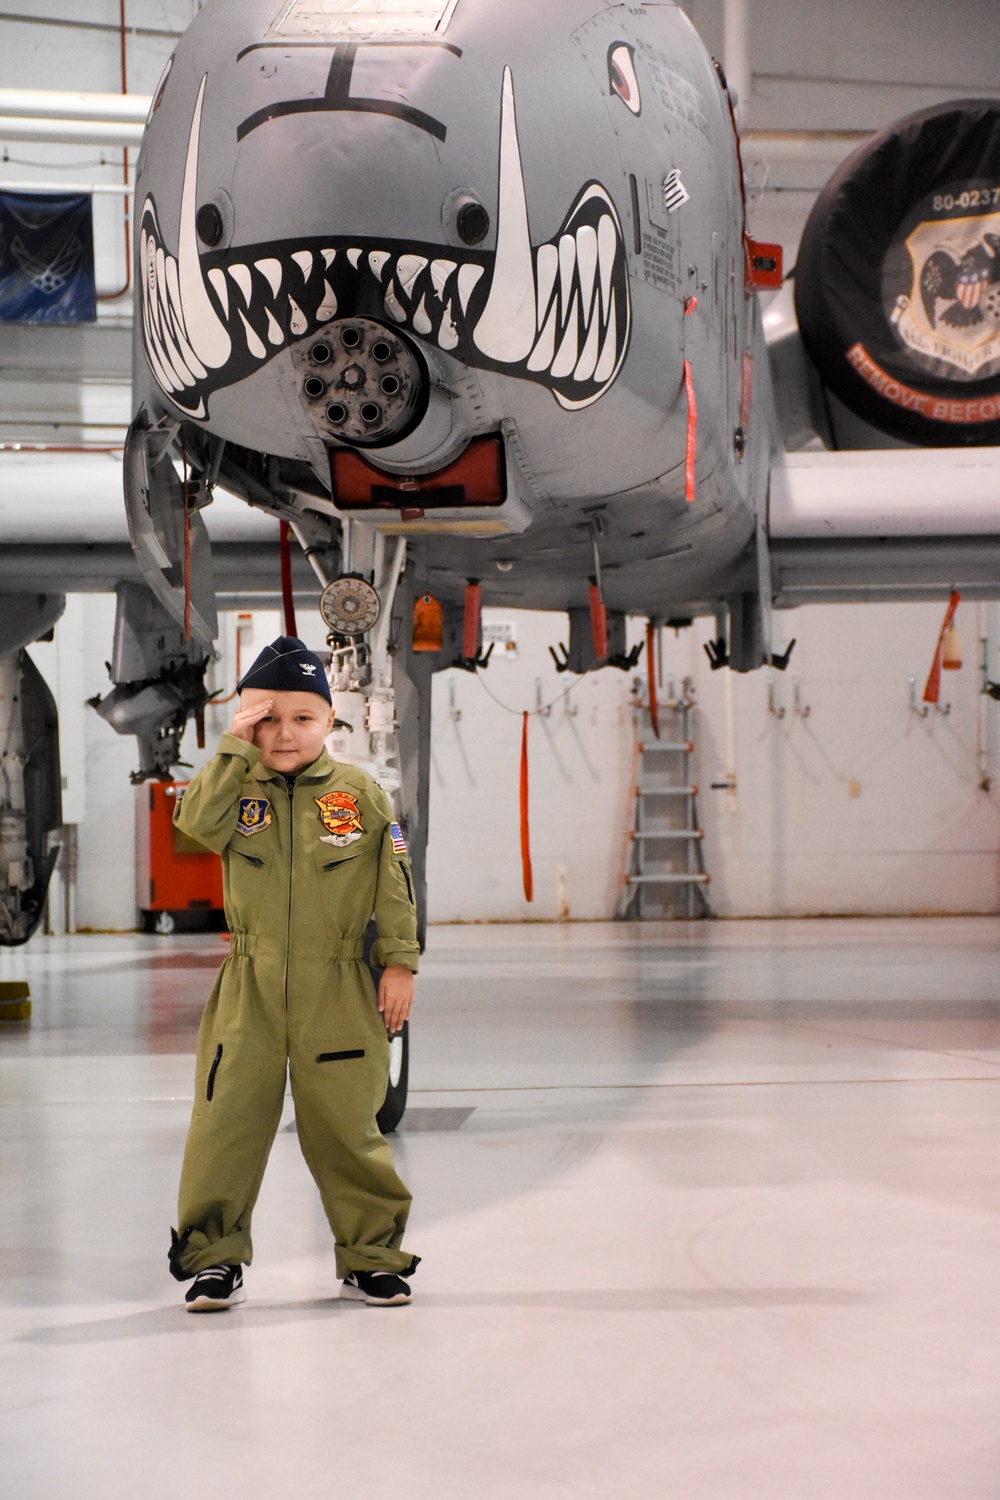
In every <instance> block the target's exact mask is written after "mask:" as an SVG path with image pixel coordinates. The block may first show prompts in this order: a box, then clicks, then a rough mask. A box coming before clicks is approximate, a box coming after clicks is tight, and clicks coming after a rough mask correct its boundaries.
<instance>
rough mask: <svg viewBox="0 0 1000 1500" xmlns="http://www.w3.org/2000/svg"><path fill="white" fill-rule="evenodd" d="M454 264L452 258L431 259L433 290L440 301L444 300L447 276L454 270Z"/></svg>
mask: <svg viewBox="0 0 1000 1500" xmlns="http://www.w3.org/2000/svg"><path fill="white" fill-rule="evenodd" d="M455 266H456V262H455V261H453V260H432V261H431V280H432V281H433V283H434V290H435V292H436V293H437V295H438V298H439V300H440V301H441V302H443V301H444V289H445V287H446V286H447V285H448V278H449V277H450V276H451V274H452V272H453V271H454V270H455Z"/></svg>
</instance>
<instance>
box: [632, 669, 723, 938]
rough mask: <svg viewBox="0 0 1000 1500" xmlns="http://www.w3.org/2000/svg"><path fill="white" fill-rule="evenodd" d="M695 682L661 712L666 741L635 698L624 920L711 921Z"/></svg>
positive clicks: (646, 706)
mask: <svg viewBox="0 0 1000 1500" xmlns="http://www.w3.org/2000/svg"><path fill="white" fill-rule="evenodd" d="M694 706H695V705H694V700H693V698H692V696H691V693H690V689H689V684H688V683H687V682H685V684H684V688H683V689H682V692H681V694H680V696H679V697H672V698H670V699H668V700H667V702H665V703H662V704H661V705H660V708H659V723H660V738H659V739H657V738H656V735H655V734H654V731H653V723H652V720H651V718H650V714H649V704H648V702H647V701H646V700H645V698H644V697H643V696H642V695H641V694H640V693H638V692H637V693H636V697H635V705H634V720H635V733H636V752H635V779H634V797H633V800H634V813H633V820H632V829H631V832H630V834H629V853H628V861H627V867H626V871H625V883H624V889H623V892H622V900H621V906H620V909H619V916H620V917H622V918H631V919H636V918H638V920H640V921H643V920H650V919H652V918H663V917H710V916H711V915H712V910H711V907H710V906H709V902H708V889H707V887H708V884H709V880H710V878H711V877H710V876H709V875H708V873H707V872H706V870H705V862H704V846H703V842H702V841H703V839H704V837H705V834H704V830H703V829H702V827H701V824H700V823H699V820H698V788H697V786H696V784H695V782H694V779H693V774H692V756H693V754H694V742H693V740H692V739H691V717H692V712H693V709H694Z"/></svg>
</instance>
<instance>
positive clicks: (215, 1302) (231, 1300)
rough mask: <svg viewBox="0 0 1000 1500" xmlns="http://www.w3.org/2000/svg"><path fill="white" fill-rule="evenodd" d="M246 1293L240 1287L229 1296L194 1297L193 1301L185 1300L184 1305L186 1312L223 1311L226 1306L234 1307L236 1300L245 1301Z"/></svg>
mask: <svg viewBox="0 0 1000 1500" xmlns="http://www.w3.org/2000/svg"><path fill="white" fill-rule="evenodd" d="M246 1300H247V1294H246V1292H245V1291H244V1290H243V1288H242V1287H240V1288H239V1290H238V1291H235V1292H234V1293H233V1295H232V1296H231V1297H224V1298H219V1297H196V1298H195V1300H194V1301H193V1302H185V1304H184V1306H185V1308H186V1309H187V1311H188V1312H193V1313H206V1312H225V1311H226V1309H227V1308H230V1307H235V1306H236V1304H237V1303H238V1302H245V1301H246Z"/></svg>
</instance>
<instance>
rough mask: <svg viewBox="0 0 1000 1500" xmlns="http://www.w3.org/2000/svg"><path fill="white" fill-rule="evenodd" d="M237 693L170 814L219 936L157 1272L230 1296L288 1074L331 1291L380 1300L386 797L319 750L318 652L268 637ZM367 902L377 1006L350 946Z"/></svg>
mask: <svg viewBox="0 0 1000 1500" xmlns="http://www.w3.org/2000/svg"><path fill="white" fill-rule="evenodd" d="M239 691H240V702H239V709H238V710H237V712H236V715H235V717H234V719H233V724H232V729H231V730H230V731H229V733H227V734H224V735H223V736H222V738H221V740H220V741H219V748H218V750H217V752H216V754H215V756H214V757H213V759H212V760H211V761H209V763H208V764H207V765H206V766H204V767H203V769H202V770H201V771H199V772H198V774H197V775H196V776H195V777H194V779H193V781H192V782H191V785H190V786H189V787H188V789H187V791H186V792H185V793H184V795H183V797H182V798H180V800H179V801H178V804H177V808H176V811H175V814H174V822H175V824H176V826H177V827H178V828H179V829H180V830H181V831H182V832H183V833H185V834H187V835H188V836H189V837H191V838H193V839H196V840H197V841H198V842H199V843H200V844H204V845H205V846H206V847H207V848H209V849H215V850H217V851H218V852H219V853H220V854H221V855H222V869H223V880H224V886H225V906H226V919H227V921H228V924H229V930H230V933H231V934H232V937H231V947H230V954H229V957H228V958H227V959H226V961H225V963H224V964H223V965H222V968H221V970H220V972H219V977H218V979H217V981H216V984H215V988H214V989H213V991H212V994H211V997H210V999H209V1002H208V1005H207V1006H206V1009H205V1014H204V1016H203V1018H202V1023H201V1031H200V1034H199V1039H198V1060H197V1067H196V1074H195V1104H194V1112H193V1115H192V1118H191V1127H190V1130H189V1132H188V1138H187V1147H186V1149H185V1153H184V1167H183V1171H182V1173H181V1184H180V1202H179V1207H178V1216H179V1217H178V1230H173V1231H172V1232H171V1239H172V1245H171V1249H170V1255H169V1261H170V1269H171V1271H172V1273H173V1275H174V1276H175V1277H176V1278H177V1280H178V1281H190V1280H191V1279H192V1277H193V1278H194V1281H193V1285H192V1286H191V1287H190V1288H189V1290H188V1292H187V1295H186V1298H185V1302H186V1306H187V1309H188V1311H189V1312H214V1311H217V1310H219V1309H221V1308H226V1307H231V1306H233V1304H234V1303H237V1302H242V1301H244V1300H245V1296H246V1294H245V1292H244V1290H243V1276H242V1270H241V1267H242V1266H244V1265H249V1264H250V1260H251V1256H252V1249H251V1241H250V1218H251V1214H252V1213H253V1206H254V1203H255V1201H256V1198H257V1194H258V1192H259V1190H260V1184H261V1179H262V1177H263V1175H264V1167H265V1165H266V1162H267V1157H268V1152H269V1151H270V1149H271V1143H272V1141H273V1140H274V1134H275V1131H276V1130H277V1128H278V1121H279V1119H280V1117H281V1110H282V1104H283V1100H284V1094H285V1072H286V1068H288V1069H290V1071H291V1081H292V1097H293V1099H294V1101H295V1116H296V1121H297V1125H298V1136H299V1145H300V1146H301V1148H302V1154H303V1155H304V1157H305V1159H306V1162H307V1163H308V1165H309V1170H310V1171H311V1172H312V1174H313V1177H314V1178H315V1179H316V1183H317V1186H318V1187H319V1190H320V1194H321V1196H322V1199H323V1207H324V1209H325V1210H326V1215H327V1218H328V1219H329V1221H330V1227H331V1228H332V1230H333V1233H334V1237H335V1240H336V1257H337V1274H338V1276H340V1277H342V1278H343V1286H342V1287H341V1293H340V1295H341V1296H342V1297H348V1298H353V1299H355V1300H357V1301H362V1302H367V1303H371V1304H373V1305H375V1306H383V1307H388V1306H395V1305H397V1304H399V1303H404V1302H407V1301H409V1296H410V1289H409V1286H408V1285H407V1281H406V1278H407V1277H408V1276H410V1275H411V1274H412V1273H413V1271H414V1270H415V1269H416V1267H417V1257H416V1256H413V1255H410V1254H408V1253H406V1252H404V1251H403V1250H402V1249H400V1245H401V1242H402V1239H403V1230H404V1228H405V1226H406V1219H407V1214H408V1212H409V1207H410V1194H409V1192H408V1191H407V1189H406V1187H405V1186H404V1184H403V1183H402V1182H401V1181H400V1179H399V1177H398V1176H397V1175H396V1172H395V1169H394V1167H393V1164H392V1157H391V1155H390V1152H389V1147H388V1145H387V1144H386V1142H385V1140H383V1138H382V1136H381V1135H380V1134H379V1131H378V1127H377V1126H376V1124H375V1115H376V1112H377V1111H378V1110H379V1109H380V1108H381V1106H382V1101H383V1099H384V1098H385V1091H386V1082H387V1078H388V1070H389V1040H388V1035H387V1033H392V1032H396V1031H399V1030H400V1028H401V1027H402V1025H403V1022H404V1021H405V1020H406V1018H407V1016H408V1015H409V1013H410V1006H411V1004H412V1001H413V975H414V974H415V973H416V970H417V957H418V952H419V948H418V944H417V935H416V911H415V909H414V903H413V882H412V879H411V876H410V869H409V863H408V860H407V857H406V848H405V845H404V843H403V839H402V836H401V835H400V832H399V828H398V826H397V824H396V823H395V821H394V819H393V812H392V808H391V806H390V804H389V799H388V798H387V797H386V795H385V793H384V792H383V791H382V789H381V788H380V787H379V786H378V785H377V784H376V783H375V782H374V781H373V780H372V778H371V777H370V776H368V775H367V774H366V773H365V772H364V771H360V770H357V769H356V768H355V767H353V766H347V765H339V764H337V763H336V762H334V761H333V760H331V758H330V756H329V755H328V754H327V752H326V750H325V749H324V746H323V741H324V739H325V737H326V736H327V734H329V732H330V729H331V727H332V723H333V709H332V706H331V699H330V690H329V687H328V685H327V681H326V676H325V674H324V671H323V666H322V663H321V662H320V660H319V657H317V656H315V655H313V653H312V652H311V651H309V650H308V649H307V648H306V647H305V646H304V645H303V643H302V642H301V641H300V640H297V639H296V638H295V637H294V636H281V637H279V639H278V640H276V641H274V642H273V644H272V645H270V646H268V647H266V648H265V650H264V651H263V652H262V653H261V654H260V656H259V657H258V658H257V660H256V661H255V662H254V664H253V666H252V667H251V668H250V670H249V671H248V672H247V673H246V675H245V676H244V678H243V680H242V682H241V683H240V684H239ZM373 913H374V916H375V918H376V921H377V924H378V934H379V935H378V941H377V942H376V943H375V945H374V948H373V950H372V963H373V964H374V965H376V966H380V967H382V968H383V969H384V973H383V975H382V980H381V983H380V986H379V993H378V997H377V1000H376V995H375V989H374V986H373V984H372V980H371V975H370V974H369V971H368V968H367V965H366V964H365V963H364V962H363V961H362V956H361V952H362V940H363V938H364V934H365V929H366V927H367V926H368V923H369V921H370V919H371V917H372V915H373ZM380 1013H381V1014H380Z"/></svg>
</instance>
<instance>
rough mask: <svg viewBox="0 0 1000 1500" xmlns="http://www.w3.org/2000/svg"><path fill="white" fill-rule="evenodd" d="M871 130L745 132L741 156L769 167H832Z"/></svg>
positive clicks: (870, 134) (859, 144)
mask: <svg viewBox="0 0 1000 1500" xmlns="http://www.w3.org/2000/svg"><path fill="white" fill-rule="evenodd" d="M871 136H872V132H871V131H870V130H747V131H745V132H744V134H743V136H742V143H743V152H744V155H747V156H759V157H763V159H764V160H765V161H767V162H770V163H775V164H777V163H779V162H781V163H784V164H789V163H791V164H795V163H803V164H805V165H807V166H813V165H816V166H827V167H829V166H835V165H836V164H837V163H838V162H841V161H843V160H844V159H845V157H848V156H850V154H851V152H852V151H856V150H857V149H858V147H859V146H863V145H864V143H865V141H867V140H870V139H871Z"/></svg>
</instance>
